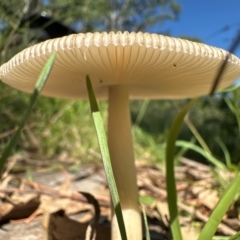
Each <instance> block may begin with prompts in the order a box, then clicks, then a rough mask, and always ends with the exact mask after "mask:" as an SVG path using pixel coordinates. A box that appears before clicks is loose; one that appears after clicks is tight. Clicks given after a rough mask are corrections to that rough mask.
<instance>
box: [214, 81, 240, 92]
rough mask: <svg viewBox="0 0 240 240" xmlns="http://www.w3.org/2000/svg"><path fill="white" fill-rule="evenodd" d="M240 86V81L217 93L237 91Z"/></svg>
mask: <svg viewBox="0 0 240 240" xmlns="http://www.w3.org/2000/svg"><path fill="white" fill-rule="evenodd" d="M239 87H240V83H238V84H235V85H232V86H230V87H227V88H225V89H223V90H220V91H218V92H217V93H228V92H232V91H235V90H236V89H238V88H239Z"/></svg>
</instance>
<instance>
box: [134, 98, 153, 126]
mask: <svg viewBox="0 0 240 240" xmlns="http://www.w3.org/2000/svg"><path fill="white" fill-rule="evenodd" d="M149 103H150V100H149V99H145V100H144V101H143V103H142V105H141V107H140V110H139V113H138V115H137V119H136V122H135V124H136V125H140V123H141V121H142V119H143V116H144V114H145V113H146V110H147V107H148V105H149Z"/></svg>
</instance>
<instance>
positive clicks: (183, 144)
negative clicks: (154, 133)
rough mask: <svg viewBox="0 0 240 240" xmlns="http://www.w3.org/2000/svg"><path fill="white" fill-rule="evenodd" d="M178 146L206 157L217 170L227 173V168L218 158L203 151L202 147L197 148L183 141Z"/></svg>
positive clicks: (178, 142) (177, 143)
mask: <svg viewBox="0 0 240 240" xmlns="http://www.w3.org/2000/svg"><path fill="white" fill-rule="evenodd" d="M176 146H177V147H186V148H188V149H191V150H193V151H195V152H197V153H199V154H201V155H202V156H204V157H205V158H206V159H207V160H208V161H209V162H210V163H212V164H213V165H214V166H216V167H217V168H220V169H222V170H226V171H227V167H226V166H225V165H224V164H223V163H222V162H221V161H220V160H218V159H217V158H215V157H214V156H213V155H211V154H209V153H208V152H206V151H204V149H202V148H201V147H199V146H197V145H196V144H194V143H191V142H187V141H183V140H178V141H177V142H176Z"/></svg>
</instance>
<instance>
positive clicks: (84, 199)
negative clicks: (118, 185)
mask: <svg viewBox="0 0 240 240" xmlns="http://www.w3.org/2000/svg"><path fill="white" fill-rule="evenodd" d="M17 157H18V160H17V163H18V164H21V157H20V156H19V154H18V155H17ZM22 158H23V161H24V162H27V163H28V165H29V161H30V160H29V159H26V158H27V155H26V154H25V155H23V157H22ZM10 162H11V161H10ZM15 162H16V161H15ZM179 162H180V163H181V164H180V166H177V167H176V168H175V174H176V181H177V182H176V187H177V190H178V197H179V202H178V209H179V212H180V222H181V229H182V232H183V238H184V240H193V239H197V237H198V234H199V232H200V230H201V228H202V226H203V225H204V223H205V222H207V221H208V217H209V216H210V214H211V212H212V210H213V209H214V207H215V205H216V203H217V202H218V199H219V196H220V194H221V191H222V189H223V188H224V187H225V186H226V185H227V183H228V182H229V181H230V180H231V179H232V178H233V177H234V174H233V173H230V172H224V173H223V172H219V170H217V169H212V168H211V167H209V166H206V165H203V164H201V163H197V162H195V161H192V160H189V159H186V158H181V159H180V160H179ZM136 167H137V178H138V179H137V180H138V187H139V194H140V200H141V202H142V206H143V207H144V210H145V212H146V215H147V219H148V224H149V229H150V235H151V239H152V240H157V239H158V240H159V239H160V240H163V239H171V234H170V229H169V213H168V206H167V201H166V200H167V192H166V179H165V173H164V168H163V166H162V165H157V164H149V163H144V162H137V163H136ZM37 169H38V170H36V171H33V172H31V177H30V179H29V177H26V174H22V173H14V174H13V173H11V171H10V170H9V169H8V173H7V174H5V175H4V178H3V179H2V180H1V183H0V224H1V229H0V238H2V239H6V240H15V239H16V240H21V239H24V240H25V239H31V240H35V239H36V240H40V239H44V240H100V239H104V240H110V222H109V221H110V218H111V202H110V198H109V191H108V187H107V183H106V179H105V174H104V170H103V168H102V166H101V165H99V164H86V165H83V166H81V167H80V170H79V171H78V172H70V171H68V170H67V169H69V166H64V167H61V168H60V170H59V168H58V170H52V169H49V168H46V165H45V164H43V166H42V167H39V165H38V166H37ZM216 172H218V176H220V177H219V178H221V179H220V180H221V181H220V180H219V179H217V178H216V177H215V175H214V173H216ZM239 210H240V201H239V200H236V201H235V202H234V203H233V204H232V206H231V207H230V208H229V210H228V212H227V213H226V214H225V216H224V218H223V220H222V222H221V224H220V225H219V228H218V231H217V233H216V235H221V236H232V235H234V234H235V233H236V232H237V231H240V220H239V212H240V211H239Z"/></svg>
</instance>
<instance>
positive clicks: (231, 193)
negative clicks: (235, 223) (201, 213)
mask: <svg viewBox="0 0 240 240" xmlns="http://www.w3.org/2000/svg"><path fill="white" fill-rule="evenodd" d="M239 182H240V172H239V173H237V175H236V177H235V178H234V179H233V180H232V182H231V183H230V184H229V185H228V186H227V188H226V189H225V190H224V192H223V195H222V197H221V199H220V200H219V202H218V204H217V206H216V207H215V209H214V211H213V213H212V214H211V216H210V218H209V220H208V221H207V223H206V224H205V226H204V228H203V230H202V231H201V233H200V235H199V238H198V240H206V239H212V237H213V236H214V234H215V232H216V230H217V227H218V225H219V224H220V222H221V220H222V218H223V216H224V214H225V213H226V211H227V209H228V208H229V206H230V205H231V203H232V201H233V200H234V197H235V195H236V194H237V193H238V191H239V189H240V184H239Z"/></svg>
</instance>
